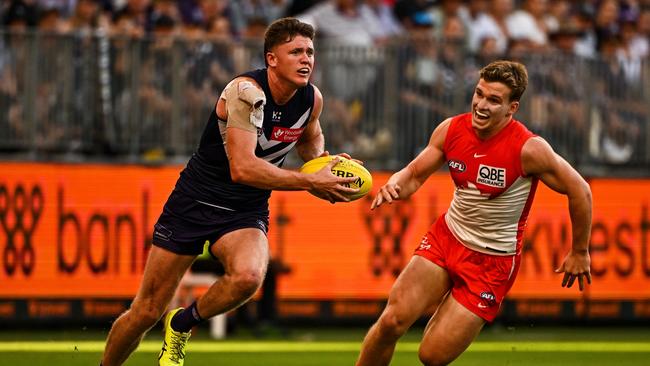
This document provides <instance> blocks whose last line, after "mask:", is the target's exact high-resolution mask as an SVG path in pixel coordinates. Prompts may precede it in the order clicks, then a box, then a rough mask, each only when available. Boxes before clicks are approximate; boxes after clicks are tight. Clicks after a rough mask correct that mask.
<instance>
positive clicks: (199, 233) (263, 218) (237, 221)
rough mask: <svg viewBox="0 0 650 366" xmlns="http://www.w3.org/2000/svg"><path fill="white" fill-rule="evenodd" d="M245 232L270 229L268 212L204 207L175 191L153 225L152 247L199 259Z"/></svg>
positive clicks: (202, 204) (204, 205)
mask: <svg viewBox="0 0 650 366" xmlns="http://www.w3.org/2000/svg"><path fill="white" fill-rule="evenodd" d="M245 228H256V229H260V230H261V231H262V232H264V234H266V233H267V232H268V228H269V211H268V209H262V210H259V211H246V212H239V211H233V210H230V209H228V208H225V207H224V208H219V207H216V206H215V205H211V204H209V203H201V202H199V201H197V200H195V199H194V198H191V197H189V196H187V195H185V194H183V193H181V192H178V191H176V190H174V191H173V192H172V194H171V195H170V196H169V198H168V199H167V202H166V203H165V206H164V208H163V212H162V214H161V215H160V218H159V219H158V222H156V224H155V225H154V233H153V244H154V245H156V246H158V247H161V248H164V249H167V250H169V251H171V252H174V253H176V254H182V255H199V254H201V253H203V245H204V244H205V242H206V240H207V241H209V242H210V244H211V245H212V244H213V243H214V242H216V241H217V240H218V239H219V238H221V237H222V236H224V235H225V234H227V233H229V232H231V231H235V230H239V229H245Z"/></svg>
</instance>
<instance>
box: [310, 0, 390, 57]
mask: <svg viewBox="0 0 650 366" xmlns="http://www.w3.org/2000/svg"><path fill="white" fill-rule="evenodd" d="M298 18H299V19H300V20H302V21H303V22H306V23H309V24H311V25H313V26H314V28H316V29H317V31H318V34H319V36H320V37H322V38H323V40H325V41H328V42H330V44H335V45H347V46H363V47H369V46H372V45H375V44H376V43H377V42H378V41H381V40H383V39H384V38H385V32H384V31H383V30H382V29H381V23H380V22H379V18H377V16H376V15H375V13H374V12H373V11H372V10H370V8H369V7H368V6H366V5H365V4H361V3H359V2H357V1H356V0H329V1H325V2H323V3H321V4H318V5H316V6H314V7H313V8H310V9H309V10H307V12H305V13H303V14H300V15H299V16H298Z"/></svg>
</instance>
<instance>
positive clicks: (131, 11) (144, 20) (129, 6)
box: [115, 0, 153, 33]
mask: <svg viewBox="0 0 650 366" xmlns="http://www.w3.org/2000/svg"><path fill="white" fill-rule="evenodd" d="M152 11H153V6H152V0H126V4H125V5H124V6H123V7H122V8H120V9H118V10H117V11H116V14H115V17H119V16H122V15H127V16H128V17H129V18H130V19H131V20H132V21H133V22H134V23H135V25H136V27H138V28H141V29H144V31H145V33H147V32H149V31H151V26H152V19H151V13H152Z"/></svg>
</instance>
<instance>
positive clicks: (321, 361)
mask: <svg viewBox="0 0 650 366" xmlns="http://www.w3.org/2000/svg"><path fill="white" fill-rule="evenodd" d="M356 356H357V353H356V352H288V353H283V352H273V353H268V352H263V353H262V352H260V353H254V352H252V353H231V352H219V353H194V354H192V353H190V354H188V356H187V359H186V363H185V364H186V365H187V366H203V365H204V366H213V365H219V366H243V365H246V366H270V365H281V366H292V365H296V366H298V365H302V366H325V365H327V366H330V365H352V364H353V363H354V360H355V359H356ZM100 357H101V355H100V353H75V352H57V353H25V352H4V353H1V354H0V358H1V359H2V363H3V364H5V365H26V366H27V365H29V366H34V365H66V366H77V365H96V364H98V363H99V358H100ZM155 360H156V354H155V353H150V352H136V353H135V354H133V355H132V356H131V358H130V359H129V361H128V362H127V363H126V365H130V366H138V365H154V364H155ZM648 360H650V352H630V353H619V352H611V353H609V352H598V353H586V352H579V353H569V352H562V353H553V352H516V351H514V352H473V351H468V352H466V353H464V354H463V355H462V356H461V357H460V358H459V359H458V360H457V361H456V362H454V363H453V365H457V366H470V365H477V366H488V365H531V366H546V365H548V366H558V365H571V366H580V365H584V366H600V365H602V366H609V365H616V366H626V365H630V366H632V365H635V366H637V365H647V364H648ZM418 364H419V362H418V359H417V353H416V352H398V353H396V354H395V356H394V357H393V362H392V363H391V365H393V366H407V365H418Z"/></svg>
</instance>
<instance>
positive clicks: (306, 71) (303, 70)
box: [298, 67, 311, 76]
mask: <svg viewBox="0 0 650 366" xmlns="http://www.w3.org/2000/svg"><path fill="white" fill-rule="evenodd" d="M310 72H311V70H309V68H307V67H303V68H300V69H298V74H300V75H303V76H308V75H309V73H310Z"/></svg>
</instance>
